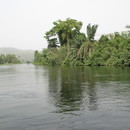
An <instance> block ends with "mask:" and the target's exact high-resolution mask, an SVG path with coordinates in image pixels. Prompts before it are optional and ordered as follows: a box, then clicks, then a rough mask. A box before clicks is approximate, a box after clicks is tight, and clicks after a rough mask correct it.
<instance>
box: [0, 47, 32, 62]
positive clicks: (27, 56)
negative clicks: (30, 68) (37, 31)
mask: <svg viewBox="0 0 130 130" xmlns="http://www.w3.org/2000/svg"><path fill="white" fill-rule="evenodd" d="M0 54H15V56H16V57H18V58H19V59H20V61H21V62H23V63H26V62H27V61H30V62H32V61H33V59H34V51H32V50H20V49H16V48H6V47H3V48H0Z"/></svg>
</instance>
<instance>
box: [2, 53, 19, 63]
mask: <svg viewBox="0 0 130 130" xmlns="http://www.w3.org/2000/svg"><path fill="white" fill-rule="evenodd" d="M11 63H14V64H15V63H20V60H19V59H18V58H17V57H16V56H15V55H13V54H7V55H4V54H1V55H0V64H11Z"/></svg>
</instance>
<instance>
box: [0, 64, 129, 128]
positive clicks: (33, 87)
mask: <svg viewBox="0 0 130 130" xmlns="http://www.w3.org/2000/svg"><path fill="white" fill-rule="evenodd" d="M0 130H130V68H127V67H126V68H121V67H118V68H114V67H110V68H108V67H60V66H54V67H51V66H34V65H25V64H23V65H0Z"/></svg>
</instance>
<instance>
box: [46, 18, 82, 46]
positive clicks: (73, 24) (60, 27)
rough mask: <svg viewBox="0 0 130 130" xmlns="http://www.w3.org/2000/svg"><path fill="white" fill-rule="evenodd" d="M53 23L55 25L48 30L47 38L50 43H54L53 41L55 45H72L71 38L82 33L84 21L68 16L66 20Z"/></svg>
mask: <svg viewBox="0 0 130 130" xmlns="http://www.w3.org/2000/svg"><path fill="white" fill-rule="evenodd" d="M53 24H54V27H53V28H52V29H51V30H50V31H48V32H46V34H45V38H46V39H47V41H48V44H51V45H52V43H53V45H54V47H56V46H57V45H58V44H60V46H63V45H70V43H71V40H73V38H74V37H75V36H76V35H78V34H79V33H80V29H81V27H82V22H80V21H77V20H75V19H70V18H67V19H66V20H65V21H61V20H58V21H56V22H54V23H53ZM52 41H53V42H52ZM52 47H53V46H52Z"/></svg>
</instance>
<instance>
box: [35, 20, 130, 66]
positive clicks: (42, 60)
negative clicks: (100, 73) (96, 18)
mask: <svg viewBox="0 0 130 130" xmlns="http://www.w3.org/2000/svg"><path fill="white" fill-rule="evenodd" d="M53 24H54V26H53V27H52V29H50V31H48V32H46V33H45V36H44V38H46V40H47V42H48V48H47V49H43V51H42V52H38V51H35V54H34V63H35V64H41V65H74V66H108V65H113V66H130V31H125V32H115V33H113V34H108V35H102V36H101V37H100V38H99V40H95V39H94V37H95V34H96V31H97V28H98V25H93V26H91V24H88V25H87V28H86V34H85V33H82V32H81V28H82V25H83V24H82V22H81V21H77V20H75V19H70V18H67V19H66V20H65V21H62V20H58V21H56V22H53ZM126 27H127V28H130V26H126Z"/></svg>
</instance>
